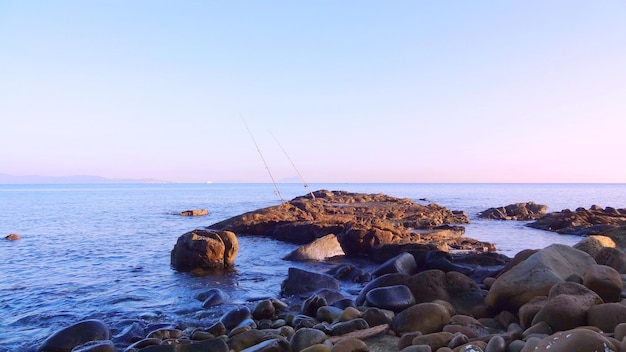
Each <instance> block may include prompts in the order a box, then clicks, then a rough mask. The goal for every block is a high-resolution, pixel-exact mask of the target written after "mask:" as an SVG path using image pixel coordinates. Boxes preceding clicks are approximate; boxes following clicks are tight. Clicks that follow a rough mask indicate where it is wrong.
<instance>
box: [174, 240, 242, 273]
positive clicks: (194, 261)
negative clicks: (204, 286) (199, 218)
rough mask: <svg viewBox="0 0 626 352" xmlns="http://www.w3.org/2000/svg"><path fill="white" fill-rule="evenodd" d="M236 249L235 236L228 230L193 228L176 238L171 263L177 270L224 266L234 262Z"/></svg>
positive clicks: (237, 246)
mask: <svg viewBox="0 0 626 352" xmlns="http://www.w3.org/2000/svg"><path fill="white" fill-rule="evenodd" d="M238 250H239V243H238V241H237V237H236V236H235V234H234V233H232V232H230V231H219V232H217V231H207V230H194V231H190V232H187V233H185V234H183V235H181V236H180V237H179V238H178V241H177V242H176V245H175V246H174V249H172V252H171V263H172V267H173V268H174V269H175V270H177V271H196V272H203V271H205V270H210V269H216V268H225V267H228V266H232V265H233V264H234V261H235V258H236V256H237V252H238Z"/></svg>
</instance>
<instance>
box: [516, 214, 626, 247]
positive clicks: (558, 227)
mask: <svg viewBox="0 0 626 352" xmlns="http://www.w3.org/2000/svg"><path fill="white" fill-rule="evenodd" d="M528 226H530V227H533V228H536V229H540V230H546V231H553V232H556V233H559V234H564V235H578V236H588V235H604V236H609V237H612V238H613V237H614V236H615V235H617V234H616V233H615V230H617V229H619V228H620V227H621V228H625V227H626V209H615V208H611V207H606V208H602V207H599V206H597V205H593V206H591V207H590V208H589V209H584V208H578V209H576V210H575V211H571V210H569V209H565V210H562V211H559V212H554V213H549V214H546V215H545V216H543V217H541V218H539V219H537V220H536V221H534V222H532V223H530V224H528ZM621 232H622V233H624V232H626V231H621ZM611 234H613V235H611ZM614 240H616V242H620V243H621V242H624V239H623V238H619V239H617V238H614Z"/></svg>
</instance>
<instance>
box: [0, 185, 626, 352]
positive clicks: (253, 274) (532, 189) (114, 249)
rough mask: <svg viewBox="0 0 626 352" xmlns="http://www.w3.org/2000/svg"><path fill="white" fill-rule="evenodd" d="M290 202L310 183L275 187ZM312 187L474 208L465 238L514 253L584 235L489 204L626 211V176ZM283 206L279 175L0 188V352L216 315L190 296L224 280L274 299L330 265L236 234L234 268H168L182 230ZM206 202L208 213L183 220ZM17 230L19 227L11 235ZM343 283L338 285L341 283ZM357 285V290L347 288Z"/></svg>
mask: <svg viewBox="0 0 626 352" xmlns="http://www.w3.org/2000/svg"><path fill="white" fill-rule="evenodd" d="M278 186H279V189H280V193H281V195H282V197H283V198H284V199H285V200H290V199H292V198H294V197H296V196H301V195H304V194H306V193H307V192H308V191H307V189H305V188H304V187H303V186H302V185H301V184H279V185H278ZM308 189H309V190H318V189H327V190H346V191H350V192H364V193H385V194H388V195H392V196H397V197H405V198H411V199H413V200H414V201H416V202H420V203H425V202H424V201H420V199H423V198H426V199H428V202H434V203H437V204H439V205H442V206H445V207H447V208H449V209H451V210H463V211H465V212H466V213H467V214H468V216H470V219H471V224H469V225H467V226H466V233H465V236H466V237H472V238H475V239H478V240H484V241H489V242H493V243H495V244H496V246H497V248H498V250H499V252H501V253H503V254H506V255H508V256H511V257H512V256H513V255H515V253H517V252H518V251H520V250H522V249H525V248H543V247H546V246H548V245H550V244H552V243H564V244H569V245H571V244H574V243H576V242H577V241H578V240H580V238H577V237H572V236H562V235H557V234H553V233H550V232H544V231H540V230H535V229H531V228H528V227H526V226H524V225H525V223H524V222H512V221H489V220H480V219H477V217H476V214H477V213H478V212H480V211H483V210H485V209H487V208H490V207H498V206H504V205H508V204H511V203H517V202H526V201H534V202H536V203H540V204H546V205H548V206H549V209H548V211H560V210H562V209H565V208H569V209H575V208H578V207H585V208H589V207H590V206H591V205H593V204H597V205H600V206H603V207H605V206H611V207H615V208H626V184H311V185H309V188H308ZM279 203H280V199H279V197H278V196H277V195H276V194H275V189H274V186H273V185H272V184H106V185H93V184H83V185H0V259H1V262H0V263H1V270H0V351H31V350H34V349H36V346H38V344H40V343H41V342H42V341H43V340H44V339H45V338H46V337H47V336H49V335H50V334H52V333H54V332H55V331H57V330H59V329H61V328H63V327H65V326H68V325H71V324H73V323H76V322H78V321H80V320H84V319H90V318H97V319H101V320H103V321H105V322H106V323H107V324H109V326H111V327H113V328H115V326H119V322H121V321H124V320H125V319H144V320H146V321H151V322H177V321H187V322H194V321H202V320H203V319H204V320H206V319H214V318H215V317H218V316H219V315H221V314H222V313H223V312H224V311H225V310H227V309H229V305H228V304H227V305H225V306H220V307H217V308H213V309H202V307H201V302H200V301H198V300H196V299H195V298H194V296H195V295H196V294H198V293H200V292H204V291H206V290H208V289H210V288H220V289H222V290H224V291H226V292H227V293H228V294H229V295H230V298H231V302H230V303H229V304H230V305H231V307H232V305H236V304H241V303H245V302H249V301H254V300H256V299H261V298H266V297H279V295H280V284H281V283H282V281H283V280H284V279H285V277H286V275H287V270H288V268H289V267H290V266H295V267H299V268H303V269H312V270H318V271H324V270H327V269H330V268H332V267H333V265H336V264H334V263H323V262H322V263H293V262H287V261H284V260H282V257H283V256H285V255H286V254H288V253H289V252H291V251H292V250H293V249H295V248H296V245H293V244H288V243H283V242H279V241H274V240H271V239H267V238H258V237H242V236H240V237H239V244H240V250H239V254H238V256H237V259H236V263H235V267H234V268H233V269H232V270H229V271H227V272H224V273H219V274H215V275H209V276H204V277H197V276H193V275H190V274H186V273H177V272H175V271H173V270H172V269H171V268H170V251H171V250H172V248H173V246H174V244H175V243H176V240H177V238H178V237H179V236H180V235H182V234H183V233H185V232H187V231H190V230H193V229H196V228H202V227H205V226H208V225H210V224H213V223H215V222H218V221H221V220H224V219H227V218H229V217H231V216H235V215H239V214H242V213H244V212H248V211H252V210H256V209H258V208H262V207H267V206H271V205H276V204H279ZM195 208H204V209H208V210H209V215H208V216H203V217H183V216H178V215H175V213H178V212H180V211H183V210H187V209H195ZM10 233H17V234H20V235H21V236H22V238H21V239H20V240H18V241H6V240H4V237H5V236H6V235H8V234H10ZM342 288H343V287H342ZM347 289H348V290H350V289H352V290H353V291H352V292H355V291H356V290H358V287H354V288H350V287H348V288H347Z"/></svg>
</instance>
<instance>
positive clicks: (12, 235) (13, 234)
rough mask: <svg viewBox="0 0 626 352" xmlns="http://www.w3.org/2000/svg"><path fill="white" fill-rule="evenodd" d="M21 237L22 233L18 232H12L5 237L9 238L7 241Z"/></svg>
mask: <svg viewBox="0 0 626 352" xmlns="http://www.w3.org/2000/svg"><path fill="white" fill-rule="evenodd" d="M20 238H22V236H20V235H18V234H16V233H10V234H8V235H7V236H6V237H4V239H5V240H7V241H17V240H19V239H20Z"/></svg>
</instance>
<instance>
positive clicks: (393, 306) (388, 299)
mask: <svg viewBox="0 0 626 352" xmlns="http://www.w3.org/2000/svg"><path fill="white" fill-rule="evenodd" d="M365 299H366V301H367V306H369V307H377V308H381V309H386V310H390V311H392V312H400V311H402V310H404V309H406V308H408V307H410V306H412V305H414V304H415V297H413V294H412V293H411V290H409V288H408V287H406V286H405V285H395V286H386V287H378V288H375V289H373V290H370V291H369V292H367V294H366V295H365Z"/></svg>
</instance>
